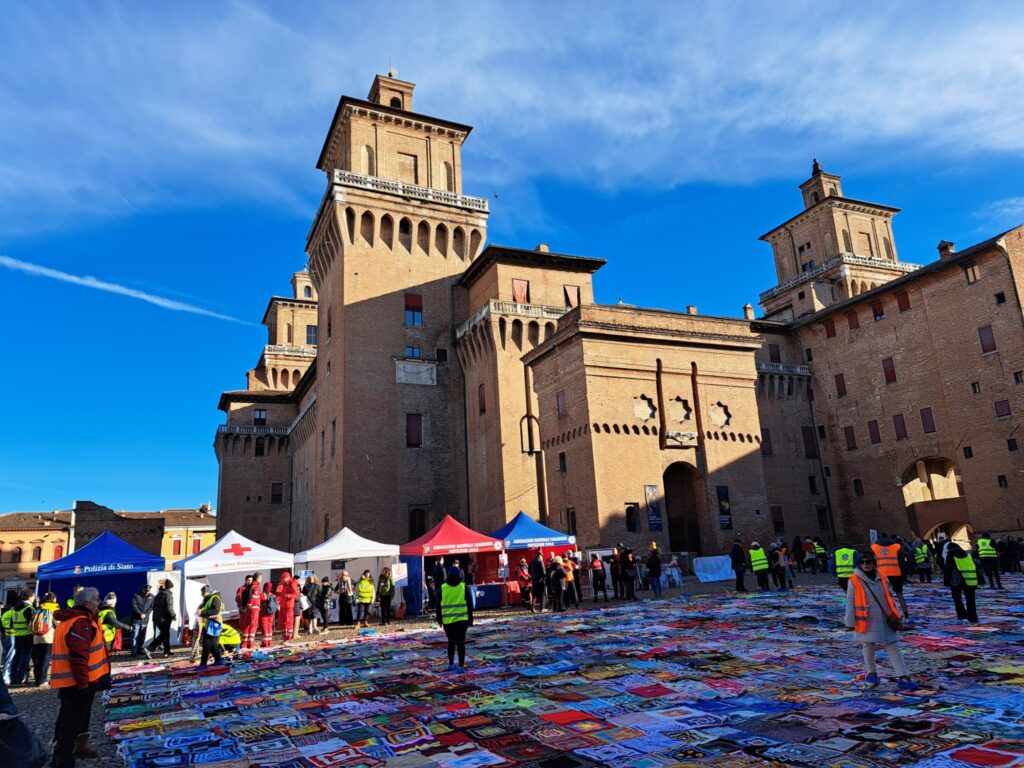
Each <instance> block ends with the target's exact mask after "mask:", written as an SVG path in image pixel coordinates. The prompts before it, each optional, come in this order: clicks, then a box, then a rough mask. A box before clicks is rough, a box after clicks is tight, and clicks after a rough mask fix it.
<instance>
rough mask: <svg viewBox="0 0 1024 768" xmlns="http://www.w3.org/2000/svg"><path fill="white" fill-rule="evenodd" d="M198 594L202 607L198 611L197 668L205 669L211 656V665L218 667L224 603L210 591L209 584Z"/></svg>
mask: <svg viewBox="0 0 1024 768" xmlns="http://www.w3.org/2000/svg"><path fill="white" fill-rule="evenodd" d="M200 592H201V594H202V596H203V607H202V608H200V609H199V618H200V619H201V624H200V626H199V631H200V632H202V636H201V639H200V648H201V651H200V654H199V666H201V667H205V666H206V665H207V664H208V663H209V661H210V656H213V663H214V664H217V665H219V664H220V663H221V660H222V658H223V656H222V654H221V650H220V635H221V632H222V631H223V627H224V615H223V611H224V602H223V601H222V600H221V597H220V592H217V591H215V590H213V589H211V588H210V585H209V584H204V585H203V588H202V589H201V590H200Z"/></svg>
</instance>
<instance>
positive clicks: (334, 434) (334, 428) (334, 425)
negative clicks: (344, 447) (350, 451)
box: [331, 419, 338, 456]
mask: <svg viewBox="0 0 1024 768" xmlns="http://www.w3.org/2000/svg"><path fill="white" fill-rule="evenodd" d="M337 450H338V420H337V419H331V456H333V455H334V453H335V451H337Z"/></svg>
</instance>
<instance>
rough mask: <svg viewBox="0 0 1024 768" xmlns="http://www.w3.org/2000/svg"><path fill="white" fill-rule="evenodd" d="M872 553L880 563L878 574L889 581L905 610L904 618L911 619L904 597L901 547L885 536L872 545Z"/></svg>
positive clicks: (901, 606)
mask: <svg viewBox="0 0 1024 768" xmlns="http://www.w3.org/2000/svg"><path fill="white" fill-rule="evenodd" d="M871 551H872V552H874V553H875V560H876V562H877V563H878V572H879V573H880V574H882V575H883V576H885V578H887V579H888V580H889V586H891V587H892V591H893V592H895V593H896V598H897V599H898V600H899V601H900V608H902V609H903V618H905V619H909V618H910V611H909V610H907V601H906V600H905V599H904V597H903V569H902V568H901V567H900V545H899V544H898V543H896V542H895V541H893V540H892V539H890V538H889V537H888V536H883V537H882V538H880V539H879V540H878V541H877V542H876V543H874V544H872V545H871Z"/></svg>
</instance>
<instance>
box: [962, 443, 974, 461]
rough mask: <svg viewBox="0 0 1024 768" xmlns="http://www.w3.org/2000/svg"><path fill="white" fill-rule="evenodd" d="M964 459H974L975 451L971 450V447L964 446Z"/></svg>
mask: <svg viewBox="0 0 1024 768" xmlns="http://www.w3.org/2000/svg"><path fill="white" fill-rule="evenodd" d="M964 458H965V459H973V458H974V449H973V448H971V446H969V445H965V446H964Z"/></svg>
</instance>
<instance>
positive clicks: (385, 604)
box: [380, 595, 391, 624]
mask: <svg viewBox="0 0 1024 768" xmlns="http://www.w3.org/2000/svg"><path fill="white" fill-rule="evenodd" d="M380 623H381V624H390V623H391V597H390V595H389V596H388V597H382V598H380Z"/></svg>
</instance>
